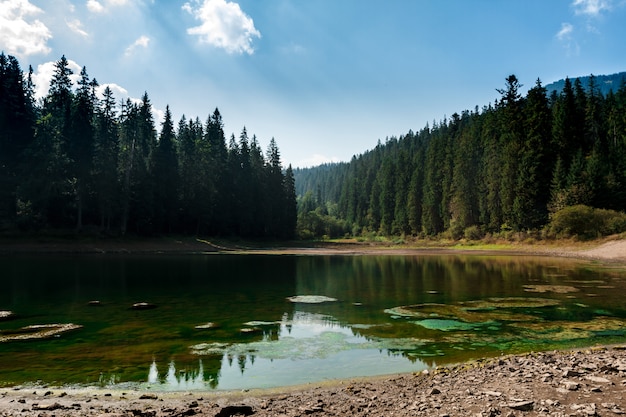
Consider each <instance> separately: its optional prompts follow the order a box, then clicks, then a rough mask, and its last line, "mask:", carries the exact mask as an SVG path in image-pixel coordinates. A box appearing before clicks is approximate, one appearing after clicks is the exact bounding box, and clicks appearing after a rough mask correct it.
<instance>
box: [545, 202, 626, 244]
mask: <svg viewBox="0 0 626 417" xmlns="http://www.w3.org/2000/svg"><path fill="white" fill-rule="evenodd" d="M549 231H550V232H549V234H551V235H553V236H556V237H580V238H586V239H588V238H594V237H599V236H604V235H609V234H615V233H622V232H624V231H626V214H625V213H620V212H617V211H614V210H604V209H594V208H592V207H589V206H585V205H576V206H570V207H565V208H563V209H561V210H559V211H557V212H556V213H554V214H553V215H552V219H551V221H550V224H549Z"/></svg>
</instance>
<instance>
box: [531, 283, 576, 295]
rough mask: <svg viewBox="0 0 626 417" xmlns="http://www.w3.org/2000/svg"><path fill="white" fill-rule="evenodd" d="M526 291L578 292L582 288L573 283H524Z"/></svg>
mask: <svg viewBox="0 0 626 417" xmlns="http://www.w3.org/2000/svg"><path fill="white" fill-rule="evenodd" d="M524 291H526V292H536V293H546V292H552V293H555V294H568V293H572V292H578V291H580V290H579V289H578V288H576V287H572V286H571V285H524Z"/></svg>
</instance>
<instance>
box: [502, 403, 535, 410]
mask: <svg viewBox="0 0 626 417" xmlns="http://www.w3.org/2000/svg"><path fill="white" fill-rule="evenodd" d="M507 407H509V408H510V409H512V410H516V411H532V410H533V408H534V407H535V402H534V401H517V402H513V403H508V404H507Z"/></svg>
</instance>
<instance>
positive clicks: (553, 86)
mask: <svg viewBox="0 0 626 417" xmlns="http://www.w3.org/2000/svg"><path fill="white" fill-rule="evenodd" d="M591 77H593V79H594V80H593V82H594V86H595V87H597V89H598V91H599V92H600V93H602V95H604V96H606V95H607V94H609V93H610V92H612V93H613V94H615V93H617V90H618V89H619V88H620V87H621V85H622V83H623V82H624V80H626V72H618V73H617V74H610V75H598V76H594V75H590V76H585V77H578V80H579V81H580V83H581V84H582V85H583V87H585V88H587V86H588V85H589V78H591ZM563 87H565V79H562V80H558V81H555V82H553V83H550V84H548V85H546V90H547V92H548V95H550V94H552V92H553V91H556V92H557V93H559V94H560V93H561V92H562V91H563Z"/></svg>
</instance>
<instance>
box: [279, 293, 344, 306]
mask: <svg viewBox="0 0 626 417" xmlns="http://www.w3.org/2000/svg"><path fill="white" fill-rule="evenodd" d="M287 300H289V301H291V302H292V303H304V304H320V303H330V302H333V301H337V299H336V298H332V297H326V296H325V295H294V296H292V297H287Z"/></svg>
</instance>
